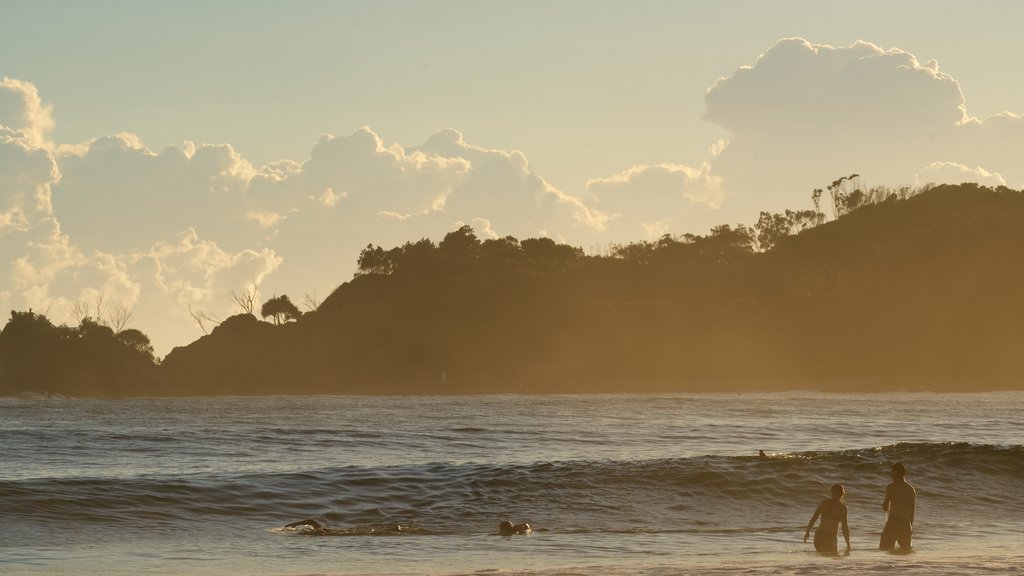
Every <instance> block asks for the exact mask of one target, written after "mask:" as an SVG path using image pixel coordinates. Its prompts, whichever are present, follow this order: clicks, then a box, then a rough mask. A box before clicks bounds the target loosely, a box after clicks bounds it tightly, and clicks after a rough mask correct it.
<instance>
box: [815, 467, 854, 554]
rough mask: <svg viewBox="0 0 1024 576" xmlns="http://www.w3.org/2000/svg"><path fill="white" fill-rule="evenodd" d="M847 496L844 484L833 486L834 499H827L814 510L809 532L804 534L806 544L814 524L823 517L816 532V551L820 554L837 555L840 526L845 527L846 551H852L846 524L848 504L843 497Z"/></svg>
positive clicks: (848, 529) (848, 528)
mask: <svg viewBox="0 0 1024 576" xmlns="http://www.w3.org/2000/svg"><path fill="white" fill-rule="evenodd" d="M844 496H846V489H845V488H843V485H842V484H833V485H832V497H831V498H826V499H824V500H822V501H821V504H818V507H817V508H816V509H815V510H814V515H813V516H811V521H810V522H808V523H807V530H806V531H805V532H804V542H807V537H808V536H810V535H811V528H812V527H813V526H814V522H815V521H816V520H817V519H818V516H821V524H820V525H819V526H818V529H817V530H815V531H814V549H815V550H817V551H818V552H831V553H833V554H836V553H838V552H839V549H838V547H837V546H836V539H837V538H836V533H837V532H838V531H839V526H840V525H842V527H843V538H845V539H846V549H847V550H849V549H850V527H849V526H848V525H847V523H846V513H847V509H846V504H843V497H844Z"/></svg>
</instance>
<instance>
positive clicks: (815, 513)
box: [804, 504, 822, 542]
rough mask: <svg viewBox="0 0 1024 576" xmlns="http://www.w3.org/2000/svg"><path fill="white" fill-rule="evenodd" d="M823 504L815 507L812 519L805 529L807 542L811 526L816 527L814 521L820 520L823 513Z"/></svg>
mask: <svg viewBox="0 0 1024 576" xmlns="http://www.w3.org/2000/svg"><path fill="white" fill-rule="evenodd" d="M821 507H822V505H821V504H818V507H817V508H815V509H814V514H813V515H812V516H811V521H810V522H808V523H807V530H805V531H804V542H807V537H808V536H810V535H811V528H813V527H814V523H815V522H817V521H818V516H820V515H821Z"/></svg>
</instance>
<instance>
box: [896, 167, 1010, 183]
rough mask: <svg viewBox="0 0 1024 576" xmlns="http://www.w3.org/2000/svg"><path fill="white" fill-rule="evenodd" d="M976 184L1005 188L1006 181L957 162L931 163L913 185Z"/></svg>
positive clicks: (980, 169)
mask: <svg viewBox="0 0 1024 576" xmlns="http://www.w3.org/2000/svg"><path fill="white" fill-rule="evenodd" d="M964 182H977V183H978V184H981V185H984V186H993V187H995V186H1006V181H1005V180H1003V177H1002V176H1001V175H999V173H996V172H989V171H988V170H985V169H984V168H982V167H980V166H978V167H976V168H971V167H969V166H965V165H963V164H959V163H957V162H932V163H931V164H930V165H928V167H927V168H925V169H923V170H921V172H919V173H918V174H917V177H916V178H915V179H914V184H916V185H923V184H962V183H964Z"/></svg>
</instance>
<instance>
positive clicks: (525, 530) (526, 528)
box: [498, 520, 533, 536]
mask: <svg viewBox="0 0 1024 576" xmlns="http://www.w3.org/2000/svg"><path fill="white" fill-rule="evenodd" d="M531 532H533V529H532V528H530V525H529V524H527V523H526V522H523V523H522V524H515V525H513V524H512V523H511V522H509V521H508V520H505V521H503V522H502V523H501V524H498V534H501V535H502V536H511V535H513V534H530V533H531Z"/></svg>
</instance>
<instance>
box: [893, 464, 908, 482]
mask: <svg viewBox="0 0 1024 576" xmlns="http://www.w3.org/2000/svg"><path fill="white" fill-rule="evenodd" d="M906 475H907V467H906V466H904V465H903V462H897V463H895V464H893V465H892V479H893V480H903V478H904V477H905V476H906Z"/></svg>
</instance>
